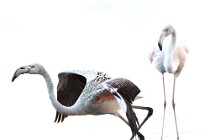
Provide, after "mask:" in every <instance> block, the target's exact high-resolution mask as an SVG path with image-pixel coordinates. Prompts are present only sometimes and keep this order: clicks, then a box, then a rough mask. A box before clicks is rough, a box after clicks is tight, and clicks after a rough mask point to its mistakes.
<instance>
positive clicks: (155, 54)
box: [149, 25, 189, 139]
mask: <svg viewBox="0 0 210 140" xmlns="http://www.w3.org/2000/svg"><path fill="white" fill-rule="evenodd" d="M169 35H171V42H170V44H169V46H165V47H164V49H163V48H162V45H163V41H164V39H165V37H167V36H169ZM158 46H159V47H155V48H154V49H153V50H152V52H151V54H150V55H149V59H150V61H151V63H152V64H154V65H155V67H156V69H157V70H158V71H159V72H160V73H161V74H162V79H163V91H164V114H163V125H162V133H161V139H162V137H163V128H164V121H165V111H166V92H165V82H164V73H165V72H168V73H171V74H173V75H174V84H173V96H172V107H173V111H174V119H175V125H176V133H177V139H179V133H178V126H177V119H176V111H175V101H174V94H175V82H176V78H177V77H178V76H179V74H180V73H181V71H182V69H183V67H184V64H185V61H186V58H187V55H188V52H189V51H188V48H187V47H186V46H185V45H183V44H179V45H177V44H176V31H175V29H174V28H173V27H172V26H171V25H168V26H166V27H165V28H164V29H163V31H162V33H161V35H160V38H159V40H158Z"/></svg>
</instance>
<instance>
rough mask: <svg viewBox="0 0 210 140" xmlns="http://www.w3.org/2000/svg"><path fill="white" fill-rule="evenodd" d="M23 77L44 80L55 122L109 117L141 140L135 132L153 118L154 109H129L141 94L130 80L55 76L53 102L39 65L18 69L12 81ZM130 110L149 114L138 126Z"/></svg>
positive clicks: (89, 75)
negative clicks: (121, 112)
mask: <svg viewBox="0 0 210 140" xmlns="http://www.w3.org/2000/svg"><path fill="white" fill-rule="evenodd" d="M24 73H29V74H40V75H42V76H43V77H44V79H45V81H46V84H47V88H48V94H49V97H50V100H51V103H52V105H53V107H54V108H55V109H56V117H55V122H62V121H63V120H64V118H65V117H67V116H68V115H88V114H92V115H101V114H111V115H114V116H117V117H119V118H120V119H122V120H123V121H124V122H125V123H126V124H128V125H129V127H130V128H131V131H132V137H131V139H133V138H134V137H136V136H138V137H139V138H140V139H141V140H143V139H144V136H143V135H142V134H141V133H140V132H139V131H138V130H139V129H140V128H141V126H142V125H143V124H144V123H145V122H146V121H147V119H148V118H149V117H150V116H151V115H152V113H153V109H152V108H150V107H142V106H133V105H132V102H133V101H134V100H135V98H136V97H137V95H138V94H139V93H140V90H139V88H138V87H137V86H136V85H135V84H134V83H132V82H131V81H130V80H128V79H125V78H115V79H111V78H110V77H109V76H107V75H106V74H105V73H103V72H96V71H77V70H73V71H66V72H61V73H59V74H58V78H59V83H58V86H57V99H56V97H55V95H54V88H53V83H52V80H51V78H50V75H49V74H48V72H47V71H46V70H45V68H44V67H43V66H42V65H40V64H31V65H26V66H22V67H20V68H18V69H17V70H16V72H15V73H14V75H13V77H12V81H14V80H15V79H16V78H17V77H18V76H19V75H21V74H24ZM132 108H135V109H143V110H148V114H147V116H146V117H145V119H144V120H143V122H142V123H141V124H139V122H138V118H137V117H136V114H135V113H134V111H133V109H132ZM120 109H122V110H124V112H125V114H126V116H127V119H126V118H124V117H123V116H122V114H120V112H119V110H120Z"/></svg>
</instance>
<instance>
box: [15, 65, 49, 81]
mask: <svg viewBox="0 0 210 140" xmlns="http://www.w3.org/2000/svg"><path fill="white" fill-rule="evenodd" d="M44 71H45V69H44V67H43V66H42V65H40V64H37V63H34V64H31V65H26V66H22V67H19V68H18V69H17V70H16V71H15V73H14V75H13V77H12V82H13V81H14V80H15V79H16V78H17V77H18V76H19V75H21V74H25V73H29V74H41V75H42V74H43V73H44Z"/></svg>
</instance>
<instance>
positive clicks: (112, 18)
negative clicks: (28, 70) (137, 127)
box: [0, 0, 210, 140]
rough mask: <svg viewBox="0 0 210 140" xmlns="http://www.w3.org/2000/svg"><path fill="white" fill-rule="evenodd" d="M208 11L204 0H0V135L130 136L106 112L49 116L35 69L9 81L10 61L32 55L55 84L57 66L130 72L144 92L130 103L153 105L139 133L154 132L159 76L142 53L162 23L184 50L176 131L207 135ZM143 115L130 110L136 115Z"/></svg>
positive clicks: (170, 130)
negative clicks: (185, 46) (59, 118)
mask: <svg viewBox="0 0 210 140" xmlns="http://www.w3.org/2000/svg"><path fill="white" fill-rule="evenodd" d="M209 13H210V10H209V6H208V3H207V1H202V0H199V1H194V2H192V1H185V0H176V1H172V0H170V1H169V0H159V1H156V0H154V1H153V0H133V1H126V0H119V1H117V0H88V1H86V0H77V1H68V0H66V1H64V0H62V1H55V0H53V1H52V0H36V1H28V0H19V1H16V0H0V49H1V50H0V63H1V73H0V77H1V79H0V85H1V89H0V110H1V116H0V124H1V125H0V130H1V135H0V139H2V138H4V139H5V138H6V139H22V140H24V139H32V140H33V139H42V138H43V137H48V138H49V139H50V138H51V139H56V138H65V139H79V140H80V139H84V138H87V139H98V138H99V137H101V138H100V139H104V140H106V139H117V138H118V139H119V138H120V139H125V140H126V139H129V138H130V136H131V132H130V129H129V128H128V127H127V126H126V125H125V124H123V122H122V121H121V120H120V119H118V118H116V117H113V116H109V115H105V116H96V117H95V116H85V117H81V116H80V117H79V116H78V117H72V116H70V117H68V118H67V119H66V120H65V122H64V123H62V124H54V123H53V121H54V116H55V110H54V108H53V107H52V105H51V103H50V100H49V98H48V95H47V88H46V85H45V82H44V80H43V78H42V77H41V76H37V75H23V76H21V77H19V78H18V79H17V80H16V81H15V82H14V83H12V82H11V78H12V76H13V73H14V72H15V70H16V68H18V67H20V66H22V65H27V64H30V63H34V62H38V63H41V64H42V65H43V66H45V68H46V69H47V70H48V72H49V73H50V74H51V77H52V79H53V81H54V86H55V87H56V86H57V82H58V81H57V74H58V73H59V72H61V71H65V70H70V69H93V70H100V71H104V72H106V73H107V74H108V75H110V76H111V77H125V78H128V79H130V80H132V81H133V82H134V83H136V85H138V86H139V88H140V89H141V91H142V92H141V95H142V96H143V97H144V98H143V99H141V100H140V101H138V102H136V103H135V104H138V105H142V106H150V107H152V108H153V109H154V114H153V116H152V117H151V118H150V119H149V120H148V122H147V123H146V124H145V126H144V127H143V128H142V129H141V132H142V133H143V134H144V135H145V137H146V139H156V138H160V132H161V125H162V115H163V89H162V77H161V74H160V73H159V72H158V71H157V70H156V69H155V68H154V67H153V66H152V65H151V64H150V62H149V60H148V53H149V51H150V50H151V49H152V48H153V47H155V46H156V45H157V40H158V37H159V34H160V32H161V29H162V28H163V27H164V26H166V25H168V24H171V25H173V26H174V27H175V29H176V31H177V36H178V40H182V41H183V42H185V43H187V44H188V47H189V50H190V53H189V58H188V60H187V63H186V65H185V68H184V69H183V71H182V73H181V75H180V76H179V77H178V79H177V85H176V86H177V89H176V95H175V98H176V99H175V101H176V109H177V119H178V126H179V130H180V137H185V134H186V133H190V134H192V138H191V139H193V138H195V139H197V137H198V135H201V137H200V136H199V138H202V137H203V138H204V139H207V137H209V135H210V131H209V130H210V129H209V125H210V124H209V117H210V115H209V114H210V113H209V112H208V110H209V109H208V107H209V106H210V103H209V92H210V89H209V79H210V74H209V70H210V68H209V66H208V65H206V64H208V61H209V60H210V58H208V57H209V54H208V50H209V46H210V43H209V32H210V26H209V25H210V21H209V19H208V17H209ZM166 76H167V79H166V82H167V85H168V86H167V89H166V91H167V95H168V96H167V101H168V104H167V105H168V108H167V114H166V135H167V134H168V135H172V138H174V137H175V126H174V122H173V114H172V107H171V93H172V87H171V85H172V78H171V76H170V75H166ZM144 115H146V112H144V111H137V116H138V117H139V119H140V120H141V119H142V118H143V117H144ZM194 134H198V135H194ZM29 136H30V138H29ZM194 136H195V137H194ZM196 136H197V137H196ZM1 137H2V138H1ZM186 139H187V138H186ZM183 140H184V138H183Z"/></svg>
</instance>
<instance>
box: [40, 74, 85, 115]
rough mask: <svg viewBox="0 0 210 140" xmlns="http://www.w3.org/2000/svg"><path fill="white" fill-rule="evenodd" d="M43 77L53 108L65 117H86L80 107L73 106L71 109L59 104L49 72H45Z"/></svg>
mask: <svg viewBox="0 0 210 140" xmlns="http://www.w3.org/2000/svg"><path fill="white" fill-rule="evenodd" d="M42 76H43V77H44V79H45V82H46V84H47V88H48V94H49V97H50V101H51V103H52V105H53V107H54V108H55V109H56V110H57V111H58V112H59V113H62V114H65V115H84V114H85V113H84V111H82V109H80V106H79V105H73V106H71V107H66V106H64V105H62V104H61V103H59V102H58V101H57V99H56V97H55V95H54V87H53V83H52V80H51V78H50V75H49V74H48V72H47V71H45V72H44V73H43V74H42Z"/></svg>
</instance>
